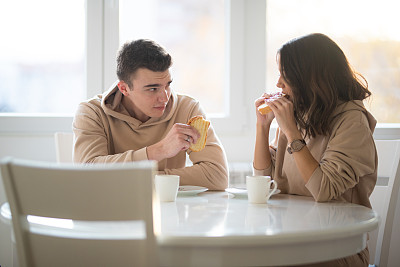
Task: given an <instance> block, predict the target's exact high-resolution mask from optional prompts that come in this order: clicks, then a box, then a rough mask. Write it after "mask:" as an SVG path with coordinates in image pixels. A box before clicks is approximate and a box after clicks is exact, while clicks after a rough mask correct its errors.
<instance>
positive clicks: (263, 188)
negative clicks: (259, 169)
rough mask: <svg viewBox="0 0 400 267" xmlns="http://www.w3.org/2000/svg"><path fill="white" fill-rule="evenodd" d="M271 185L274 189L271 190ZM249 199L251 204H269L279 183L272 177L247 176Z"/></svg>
mask: <svg viewBox="0 0 400 267" xmlns="http://www.w3.org/2000/svg"><path fill="white" fill-rule="evenodd" d="M271 184H273V188H272V189H271ZM246 187H247V197H248V199H249V202H250V203H255V204H259V203H267V202H268V200H269V198H270V197H271V196H272V195H273V194H274V193H275V191H276V190H277V187H278V185H277V183H276V182H275V181H274V180H271V177H270V176H246Z"/></svg>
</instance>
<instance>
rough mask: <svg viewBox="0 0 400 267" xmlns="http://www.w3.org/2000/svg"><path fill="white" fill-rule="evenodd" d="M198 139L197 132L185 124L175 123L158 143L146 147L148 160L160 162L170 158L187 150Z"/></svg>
mask: <svg viewBox="0 0 400 267" xmlns="http://www.w3.org/2000/svg"><path fill="white" fill-rule="evenodd" d="M198 138H200V134H199V132H198V131H197V130H196V129H195V128H193V127H192V126H189V125H187V124H182V123H175V124H174V126H172V128H171V130H170V131H169V132H168V134H167V135H166V136H165V137H164V139H162V140H161V141H160V142H158V143H155V144H154V145H151V146H149V147H147V157H148V159H149V160H157V161H161V160H163V159H167V158H172V157H174V156H175V155H176V154H178V153H179V152H180V151H182V150H187V149H188V148H189V147H190V144H191V143H196V142H197V139H198Z"/></svg>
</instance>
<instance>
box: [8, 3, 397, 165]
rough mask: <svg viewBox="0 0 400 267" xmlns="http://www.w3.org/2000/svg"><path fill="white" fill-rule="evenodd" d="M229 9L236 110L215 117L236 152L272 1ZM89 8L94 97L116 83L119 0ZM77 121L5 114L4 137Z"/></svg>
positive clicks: (228, 81) (229, 85)
mask: <svg viewBox="0 0 400 267" xmlns="http://www.w3.org/2000/svg"><path fill="white" fill-rule="evenodd" d="M225 5H226V10H227V14H226V29H225V30H226V40H227V41H226V51H225V53H226V54H225V55H226V66H227V71H226V75H225V92H226V96H227V97H226V101H228V105H229V107H230V109H229V110H227V116H224V117H211V118H210V119H211V121H212V125H213V127H214V128H215V129H216V131H217V133H218V136H219V137H220V138H221V139H222V141H223V143H224V146H225V147H232V148H230V149H233V148H234V147H236V146H237V144H238V142H246V146H249V145H250V146H251V147H252V146H253V142H251V144H250V143H249V142H250V141H251V140H254V133H255V117H256V116H255V114H254V112H255V110H254V105H253V103H254V100H255V99H256V98H257V97H258V96H259V95H260V94H261V92H262V91H263V90H264V87H265V84H266V83H265V73H266V71H265V70H266V62H265V58H266V49H265V47H266V23H265V22H266V1H264V0H252V1H247V0H226V1H225ZM85 7H86V13H87V18H86V19H87V21H86V27H87V31H86V32H87V33H86V34H87V43H86V52H87V54H86V72H87V73H86V78H87V81H86V86H87V91H86V93H87V98H90V97H93V96H94V95H96V94H100V93H102V92H104V91H105V90H107V86H109V85H110V84H112V83H113V82H114V81H115V80H116V74H115V72H116V66H115V53H116V51H117V50H118V48H119V40H118V35H119V34H118V33H119V30H118V21H119V19H118V0H101V1H97V0H86V1H85ZM99 77H102V78H101V79H99ZM72 120H73V114H67V115H66V114H39V115H38V114H15V113H14V114H8V113H3V114H0V125H2V127H1V128H0V138H1V137H2V136H9V135H10V134H17V135H18V134H22V135H30V134H32V135H35V134H43V133H46V134H47V135H50V134H53V133H54V132H57V131H71V125H72ZM374 137H375V138H376V139H400V123H386V124H378V125H377V129H376V130H375V133H374ZM224 139H225V140H224ZM247 143H249V144H247ZM227 150H229V149H227ZM233 150H234V149H233ZM228 152H229V151H228ZM236 153H239V152H236ZM239 154H240V153H239ZM234 157H236V156H234Z"/></svg>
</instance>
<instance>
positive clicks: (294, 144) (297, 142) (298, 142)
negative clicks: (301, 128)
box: [287, 139, 306, 154]
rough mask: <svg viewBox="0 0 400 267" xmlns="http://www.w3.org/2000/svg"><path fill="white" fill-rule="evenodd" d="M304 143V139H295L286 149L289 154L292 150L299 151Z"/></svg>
mask: <svg viewBox="0 0 400 267" xmlns="http://www.w3.org/2000/svg"><path fill="white" fill-rule="evenodd" d="M305 145H306V141H304V140H303V139H297V140H294V141H293V142H292V143H290V145H289V146H288V148H287V151H288V152H289V154H292V153H293V152H297V151H300V150H301V149H302V148H303V147H304V146H305Z"/></svg>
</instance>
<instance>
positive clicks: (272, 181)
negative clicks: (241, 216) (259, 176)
mask: <svg viewBox="0 0 400 267" xmlns="http://www.w3.org/2000/svg"><path fill="white" fill-rule="evenodd" d="M271 183H272V184H274V187H273V188H272V191H271V190H270V188H271ZM267 189H268V192H269V194H267V195H266V199H267V200H268V199H269V198H270V197H271V196H272V195H273V194H274V193H275V191H276V190H277V189H278V184H277V183H276V182H275V180H271V181H269V182H268V187H267Z"/></svg>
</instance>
